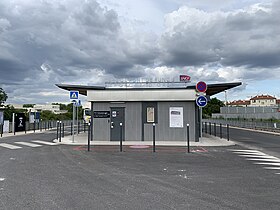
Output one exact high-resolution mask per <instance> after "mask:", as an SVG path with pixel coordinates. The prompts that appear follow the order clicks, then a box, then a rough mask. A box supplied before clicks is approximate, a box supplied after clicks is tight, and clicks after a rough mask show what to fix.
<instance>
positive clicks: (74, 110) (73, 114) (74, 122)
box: [72, 103, 75, 143]
mask: <svg viewBox="0 0 280 210" xmlns="http://www.w3.org/2000/svg"><path fill="white" fill-rule="evenodd" d="M74 136H75V105H74V103H73V135H72V143H74Z"/></svg>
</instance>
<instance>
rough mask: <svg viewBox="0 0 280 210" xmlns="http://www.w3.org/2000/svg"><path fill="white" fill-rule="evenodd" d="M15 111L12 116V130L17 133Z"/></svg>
mask: <svg viewBox="0 0 280 210" xmlns="http://www.w3.org/2000/svg"><path fill="white" fill-rule="evenodd" d="M15 125H16V123H15V113H13V117H12V132H13V133H14V134H15Z"/></svg>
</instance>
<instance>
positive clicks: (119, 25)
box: [0, 0, 280, 104]
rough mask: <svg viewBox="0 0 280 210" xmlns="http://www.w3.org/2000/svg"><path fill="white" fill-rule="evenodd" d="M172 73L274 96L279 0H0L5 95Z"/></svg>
mask: <svg viewBox="0 0 280 210" xmlns="http://www.w3.org/2000/svg"><path fill="white" fill-rule="evenodd" d="M180 74H187V75H189V76H191V78H192V81H193V82H197V81H199V80H203V81H205V82H207V83H209V84H210V83H222V82H236V81H241V82H243V85H242V87H239V88H236V89H235V90H233V91H230V92H229V94H228V98H229V100H234V99H245V98H248V97H250V96H254V95H256V94H271V95H275V96H276V97H278V98H280V88H279V87H280V0H275V1H273V0H238V1H236V0H141V1H138V0H118V1H115V0H60V1H58V0H0V87H2V88H3V89H4V90H5V91H6V93H7V94H8V96H9V99H8V101H7V102H8V103H20V104H23V103H51V102H67V101H68V93H67V92H66V91H63V90H60V89H58V88H57V87H56V86H55V84H56V83H67V84H83V85H102V84H104V82H106V81H116V80H122V79H126V80H136V79H140V78H142V79H153V78H162V79H174V78H178V75H180ZM218 97H219V98H220V99H223V97H224V96H223V94H219V95H218Z"/></svg>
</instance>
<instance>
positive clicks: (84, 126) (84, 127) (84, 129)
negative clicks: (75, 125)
mask: <svg viewBox="0 0 280 210" xmlns="http://www.w3.org/2000/svg"><path fill="white" fill-rule="evenodd" d="M85 132H86V123H85V122H84V133H85Z"/></svg>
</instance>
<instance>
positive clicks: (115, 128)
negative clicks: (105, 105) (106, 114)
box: [110, 107, 125, 141]
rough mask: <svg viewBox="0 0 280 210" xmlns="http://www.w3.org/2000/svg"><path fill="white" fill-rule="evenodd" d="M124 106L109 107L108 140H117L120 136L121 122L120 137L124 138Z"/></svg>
mask: <svg viewBox="0 0 280 210" xmlns="http://www.w3.org/2000/svg"><path fill="white" fill-rule="evenodd" d="M124 119H125V118H124V107H111V132H110V140H111V141H119V140H120V138H121V126H120V123H122V139H123V140H124V139H125V138H124V136H125V135H124V134H125V132H124V131H125V129H124V125H125V120H124Z"/></svg>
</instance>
